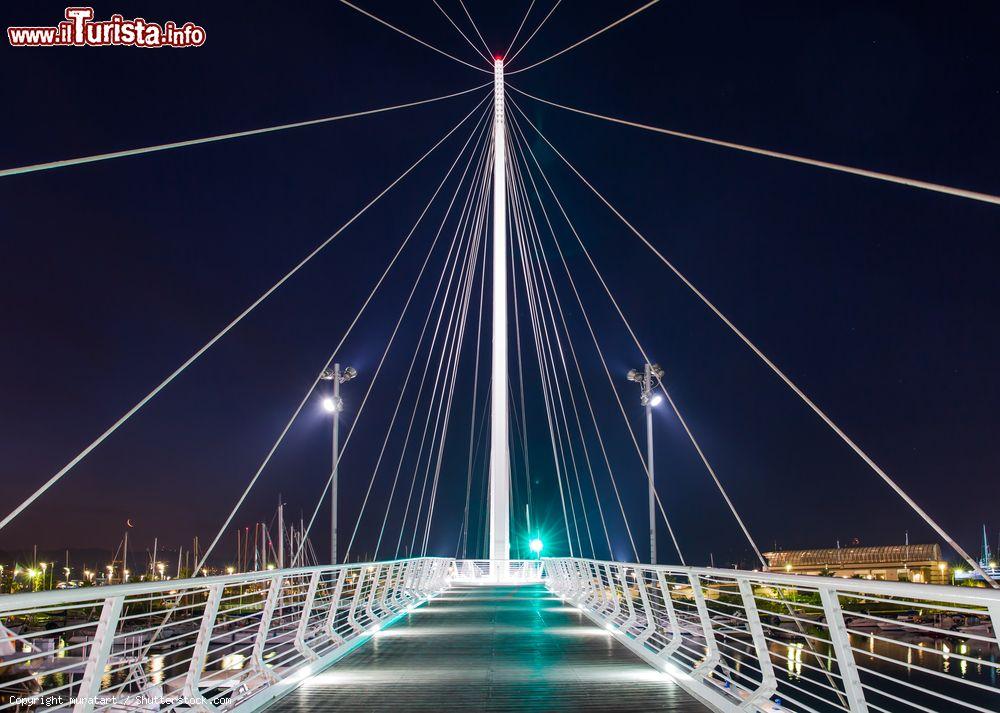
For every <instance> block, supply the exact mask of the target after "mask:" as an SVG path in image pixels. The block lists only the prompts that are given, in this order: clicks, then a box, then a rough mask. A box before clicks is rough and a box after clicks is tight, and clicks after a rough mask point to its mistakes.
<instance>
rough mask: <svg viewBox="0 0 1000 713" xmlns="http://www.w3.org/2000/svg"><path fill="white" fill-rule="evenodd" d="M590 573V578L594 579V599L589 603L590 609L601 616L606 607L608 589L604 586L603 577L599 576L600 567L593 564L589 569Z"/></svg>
mask: <svg viewBox="0 0 1000 713" xmlns="http://www.w3.org/2000/svg"><path fill="white" fill-rule="evenodd" d="M591 572H592V574H591V576H592V577H596V582H595V583H594V587H593V589H594V597H593V601H592V602H591V607H592V608H593V609H594V610H595V611H597V612H598V613H599V614H603V613H604V610H605V609H607V607H608V589H607V587H605V586H604V577H603V576H602V575H601V566H600V565H598V564H595V565H594V566H593V567H591Z"/></svg>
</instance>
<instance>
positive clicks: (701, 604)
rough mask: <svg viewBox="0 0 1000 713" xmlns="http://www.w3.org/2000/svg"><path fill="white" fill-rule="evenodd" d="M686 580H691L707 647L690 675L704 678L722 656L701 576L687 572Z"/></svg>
mask: <svg viewBox="0 0 1000 713" xmlns="http://www.w3.org/2000/svg"><path fill="white" fill-rule="evenodd" d="M688 580H689V581H690V582H691V591H692V592H694V603H695V607H696V608H697V609H698V619H699V620H700V621H701V630H702V633H704V635H705V645H706V647H707V648H708V656H706V657H705V660H704V661H702V662H701V663H700V664H698V665H697V666H695V667H694V668H693V669H692V670H691V675H692V676H695V677H697V678H704V677H705V676H707V675H709V674H710V673H711V672H712V671H713V670H714V669H715V667H716V666H717V665H718V664H719V660H720V659H721V658H722V656H721V654H720V653H719V644H718V642H717V641H716V640H715V630H714V629H713V628H712V617H710V616H709V614H708V605H706V604H705V593H704V592H703V591H702V590H701V578H700V577H699V576H698V575H697V574H695V573H694V572H689V573H688Z"/></svg>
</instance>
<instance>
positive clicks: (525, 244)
mask: <svg viewBox="0 0 1000 713" xmlns="http://www.w3.org/2000/svg"><path fill="white" fill-rule="evenodd" d="M513 173H514V174H515V176H514V178H515V182H516V181H517V175H516V174H517V168H516V167H515V169H514V171H513ZM515 200H517V199H515ZM521 207H522V208H523V206H521ZM521 222H522V232H523V233H524V239H523V240H522V241H521V247H522V249H524V250H526V251H527V252H528V255H529V258H531V259H532V264H533V266H534V268H533V269H534V270H535V271H537V274H538V277H536V278H535V279H534V284H535V289H536V291H538V290H539V285H541V288H540V292H541V295H542V296H543V297H544V298H545V306H546V310H547V312H548V315H549V321H550V322H551V325H552V329H551V332H552V333H553V334H554V335H555V344H556V348H557V349H558V353H559V363H560V364H561V365H562V374H563V375H564V376H565V377H566V380H567V381H566V392H567V393H568V394H569V399H570V411H571V412H572V414H573V416H574V419H575V421H576V426H577V432H578V433H579V436H580V449H581V450H582V451H583V457H584V463H585V465H586V466H587V471H588V473H589V474H590V481H591V483H592V485H593V488H594V499H595V501H596V503H597V511H598V514H599V516H600V521H601V526H602V529H603V532H604V539H605V542H606V544H607V546H608V553H609V555H611V554H613V550H612V547H611V537H610V535H609V533H608V525H607V522H606V521H605V518H604V508H603V507H602V506H601V500H600V497H599V496H598V493H597V481H596V478H595V476H594V469H593V466H592V464H591V462H590V453H589V450H588V448H587V439H586V435H585V433H584V431H583V424H582V421H581V420H580V413H579V407H578V406H577V401H576V395H575V394H574V391H575V389H574V388H573V386H572V384H571V383H570V381H569V374H570V372H569V367H568V365H567V363H566V354H565V351H564V350H563V344H562V337H561V335H560V332H559V326H558V322H557V321H556V316H555V310H554V308H553V306H552V297H551V295H550V290H549V286H548V284H547V282H546V279H545V273H544V269H543V266H542V261H541V257H540V256H539V254H538V249H537V247H536V246H535V245H534V241H533V237H534V236H533V234H532V231H531V230H530V228H524V227H523V223H524V220H523V219H522V221H521ZM546 330H547V331H548V328H547V327H546ZM546 339H547V340H548V339H549V337H548V334H546ZM568 339H569V336H568V335H567V340H568ZM549 349H550V352H551V344H550V346H549ZM553 371H555V365H554V364H553ZM556 384H557V386H558V384H559V381H558V380H557V381H556ZM559 407H560V411H561V412H562V417H563V423H564V428H565V431H566V440H567V443H569V452H570V457H571V460H572V462H573V476H574V478H575V479H576V487H577V492H578V494H579V497H580V505H581V508H582V511H583V520H584V525H585V526H586V528H587V537H588V539H589V541H590V549H591V551H592V552H594V557H595V558H596V557H597V554H596V548H595V547H594V540H593V535H592V534H591V527H590V519H589V517H588V515H587V506H586V501H585V498H584V495H583V487H582V485H581V484H580V474H579V470H578V468H577V463H576V458H575V457H574V455H573V448H572V437H571V435H570V424H569V420H568V418H567V416H566V410H565V406H564V403H563V401H562V395H561V388H560V404H559Z"/></svg>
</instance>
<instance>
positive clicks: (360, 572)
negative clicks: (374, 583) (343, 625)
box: [347, 567, 366, 634]
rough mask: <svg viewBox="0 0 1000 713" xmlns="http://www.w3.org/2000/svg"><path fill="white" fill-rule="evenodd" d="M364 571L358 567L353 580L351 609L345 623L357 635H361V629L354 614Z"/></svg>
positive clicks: (363, 568)
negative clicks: (356, 574) (355, 577)
mask: <svg viewBox="0 0 1000 713" xmlns="http://www.w3.org/2000/svg"><path fill="white" fill-rule="evenodd" d="M365 571H366V568H365V567H358V577H357V579H355V580H354V597H353V598H352V599H351V608H350V610H348V612H347V623H348V624H350V625H351V628H352V629H354V631H355V633H357V634H360V633H361V630H362V627H361V624H360V623H359V622H358V620H357V618H356V617H355V616H354V613H355V612H356V611H357V609H358V601H360V599H361V586H362V585H363V584H364V583H365Z"/></svg>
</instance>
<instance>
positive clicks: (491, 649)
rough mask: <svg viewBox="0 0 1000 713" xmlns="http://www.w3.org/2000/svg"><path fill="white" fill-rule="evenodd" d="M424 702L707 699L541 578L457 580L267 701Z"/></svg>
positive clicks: (683, 705) (605, 706)
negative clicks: (518, 582) (504, 582)
mask: <svg viewBox="0 0 1000 713" xmlns="http://www.w3.org/2000/svg"><path fill="white" fill-rule="evenodd" d="M427 710H433V711H452V710H465V711H471V710H476V711H654V710H656V711H675V712H677V713H694V712H696V711H697V712H698V713H701V712H703V711H706V710H708V709H707V708H706V707H705V706H704V705H702V704H701V703H699V702H698V701H696V700H695V699H694V698H692V697H691V696H690V695H688V694H687V693H685V692H684V691H683V690H682V689H681V688H680V687H679V686H678V685H677V684H675V683H673V682H672V681H670V680H669V679H668V678H667V677H666V676H665V675H664V674H661V673H659V672H657V671H656V670H654V669H653V668H652V667H650V666H649V665H648V664H646V663H645V662H643V661H641V660H640V659H639V658H638V657H636V656H635V655H634V654H633V653H631V652H630V651H629V650H628V649H626V648H625V647H624V646H622V645H621V644H620V643H618V642H617V641H615V640H614V639H613V638H612V637H611V636H610V635H609V634H608V633H607V632H605V631H604V629H602V628H599V627H597V626H595V625H594V624H592V623H591V622H590V621H589V620H588V619H587V618H586V617H584V615H583V614H582V613H580V612H579V611H576V610H574V609H573V608H572V607H569V606H567V605H565V604H563V603H562V602H561V601H560V600H559V599H558V598H557V597H556V596H555V595H553V594H551V593H550V592H549V591H548V590H546V589H545V588H544V587H543V586H542V585H529V586H520V587H514V586H511V587H506V586H468V587H453V588H452V589H449V590H448V591H446V592H444V593H443V594H442V595H440V596H438V597H436V598H435V599H433V600H432V601H431V602H430V603H428V604H426V605H424V606H422V607H420V608H419V609H417V610H416V611H415V612H414V613H412V614H407V615H406V616H404V617H403V618H401V619H399V620H397V621H396V622H395V623H393V624H392V625H391V626H388V627H387V628H385V629H383V630H382V631H380V632H378V633H377V634H376V635H375V638H374V639H373V640H372V641H370V642H368V643H366V644H364V645H362V646H359V647H358V648H357V649H356V650H354V651H352V652H351V653H349V654H348V655H347V656H345V657H344V658H343V659H341V660H340V661H338V662H337V663H336V664H334V665H333V666H331V667H330V668H328V669H327V670H325V671H323V672H321V673H319V674H317V675H316V676H314V677H312V678H311V679H309V680H307V681H306V682H304V683H303V685H302V686H301V687H299V688H298V689H296V690H295V691H293V692H292V693H290V694H289V695H288V696H286V697H284V698H282V699H280V700H278V701H276V702H275V703H274V704H272V705H271V706H269V707H268V713H302V712H304V711H310V712H312V711H330V712H331V713H332V712H333V711H393V712H394V713H405V712H408V711H427Z"/></svg>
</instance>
